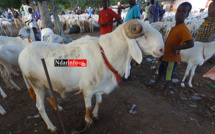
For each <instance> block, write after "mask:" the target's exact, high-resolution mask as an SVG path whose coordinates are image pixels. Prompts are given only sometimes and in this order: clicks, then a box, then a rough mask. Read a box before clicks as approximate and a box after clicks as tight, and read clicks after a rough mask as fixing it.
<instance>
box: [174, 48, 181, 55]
mask: <svg viewBox="0 0 215 134" xmlns="http://www.w3.org/2000/svg"><path fill="white" fill-rule="evenodd" d="M173 50H174V53H175V55H176V56H178V55H180V50H178V49H177V46H175V47H174V48H173Z"/></svg>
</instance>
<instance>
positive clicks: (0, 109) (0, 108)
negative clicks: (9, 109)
mask: <svg viewBox="0 0 215 134" xmlns="http://www.w3.org/2000/svg"><path fill="white" fill-rule="evenodd" d="M0 114H2V115H5V114H6V111H5V110H4V108H3V107H2V106H1V105H0Z"/></svg>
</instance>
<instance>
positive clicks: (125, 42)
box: [0, 12, 215, 131]
mask: <svg viewBox="0 0 215 134" xmlns="http://www.w3.org/2000/svg"><path fill="white" fill-rule="evenodd" d="M125 15H126V12H123V13H122V19H124V16H125ZM206 15H207V12H205V13H204V12H203V13H199V12H196V13H191V14H190V15H189V17H188V18H187V19H186V20H185V23H186V25H187V27H188V28H189V30H190V32H191V35H192V36H193V37H194V38H195V36H196V31H197V29H198V27H199V26H200V25H201V23H202V22H204V17H205V16H206ZM174 16H175V14H174V13H172V12H171V13H165V15H164V18H163V21H162V22H156V23H152V24H149V23H148V22H144V21H143V20H137V19H135V20H131V21H129V22H127V23H123V24H121V25H120V26H118V27H117V28H116V29H115V30H114V31H113V32H112V33H110V34H106V35H103V36H100V37H90V36H85V37H82V38H80V39H77V40H74V41H72V42H70V43H68V44H65V45H62V44H60V43H61V42H63V38H62V37H61V36H59V35H57V34H54V32H53V31H52V30H51V29H49V28H45V29H43V30H41V40H42V41H43V42H38V41H36V42H35V38H34V34H33V31H32V29H31V28H30V27H28V26H25V27H23V28H22V29H21V30H20V31H19V35H18V37H8V36H12V35H13V28H12V27H13V23H11V22H10V21H9V20H7V19H4V18H0V35H1V36H0V73H1V76H2V78H3V80H4V82H5V83H6V85H7V86H8V87H9V88H15V89H17V90H21V89H20V87H19V86H18V85H17V84H16V83H15V82H14V81H13V80H12V78H11V73H12V74H14V75H20V72H19V71H17V70H21V72H22V75H23V78H24V81H25V84H26V86H27V88H28V90H32V91H33V94H31V95H32V96H34V94H35V96H34V97H35V98H36V102H37V103H36V106H37V108H38V111H39V113H40V114H41V116H42V118H43V120H44V121H45V123H46V125H47V127H48V129H49V130H51V131H56V129H57V128H56V127H55V126H54V125H53V124H52V122H51V121H50V119H49V118H48V115H47V114H46V111H45V106H44V100H45V98H46V97H47V98H49V99H52V97H53V96H52V94H51V93H50V89H49V88H48V87H49V86H48V82H47V80H46V76H45V73H44V70H43V67H42V63H41V59H43V58H44V59H45V60H46V64H47V68H48V70H49V75H50V77H51V78H52V84H53V85H52V86H53V90H54V91H56V92H58V93H59V94H60V95H61V96H62V97H64V94H65V93H66V92H71V91H74V90H78V91H79V92H82V93H83V94H84V101H85V107H86V115H85V121H86V123H87V124H91V123H92V119H91V118H90V116H89V113H90V110H91V107H92V106H91V99H92V96H93V95H95V96H96V106H95V108H94V109H93V112H92V113H93V116H94V117H95V118H97V117H98V109H99V105H100V104H101V102H102V96H101V95H102V94H104V93H105V94H109V93H110V92H111V91H112V90H113V89H114V88H115V87H116V86H117V80H116V75H115V74H114V73H113V72H111V71H110V70H109V69H108V67H107V66H106V65H105V64H104V59H103V57H102V55H101V49H103V50H104V51H105V55H106V58H107V59H108V61H109V62H110V63H111V65H112V66H113V68H114V69H115V70H117V72H118V75H120V76H121V77H125V78H128V76H129V75H130V68H131V66H130V61H131V59H132V58H133V59H134V60H135V61H136V62H137V63H139V64H140V63H141V62H142V60H143V55H151V56H153V57H155V58H157V57H160V56H162V54H163V51H164V41H165V40H166V38H167V36H168V34H169V32H170V29H171V28H172V27H174V25H175V18H174ZM59 18H60V21H61V24H62V26H63V28H64V30H66V29H68V28H71V27H73V26H75V25H76V26H78V27H79V28H80V32H94V31H93V30H94V28H95V27H99V25H98V15H92V16H91V17H89V15H88V14H82V15H71V14H70V15H63V16H59ZM52 22H53V24H54V18H53V17H52ZM37 24H38V27H40V21H38V22H37ZM145 37H147V38H145ZM112 50H114V51H112ZM202 50H203V51H202ZM202 53H204V55H205V56H204V57H203V56H202ZM214 54H215V42H211V43H202V42H195V45H194V47H193V48H190V49H187V50H181V59H182V61H183V62H187V63H188V66H187V69H186V72H185V75H184V78H183V80H182V83H181V86H182V87H183V86H185V85H184V81H185V79H186V77H187V76H188V74H189V71H191V74H190V75H191V76H190V79H189V83H188V84H189V87H193V85H192V78H193V76H194V74H195V69H196V67H197V66H198V65H202V64H203V63H204V62H205V61H206V60H208V59H209V58H211V57H212V56H213V55H214ZM55 59H86V60H88V61H91V62H89V63H88V64H87V67H84V68H78V67H77V68H56V67H54V60H55ZM65 74H67V75H65ZM65 76H66V78H65ZM73 76H76V77H75V78H74V77H73ZM0 92H1V95H2V96H3V98H6V97H7V95H6V94H5V93H4V91H3V89H2V88H1V87H0ZM34 97H32V99H34ZM58 107H59V109H61V110H62V107H61V106H58ZM55 108H56V107H55ZM0 113H1V114H2V115H4V114H6V111H5V110H4V109H3V107H2V106H1V105H0Z"/></svg>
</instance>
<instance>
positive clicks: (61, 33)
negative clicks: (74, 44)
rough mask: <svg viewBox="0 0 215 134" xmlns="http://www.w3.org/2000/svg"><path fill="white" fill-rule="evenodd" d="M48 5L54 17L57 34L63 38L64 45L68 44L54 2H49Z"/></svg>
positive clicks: (52, 0)
mask: <svg viewBox="0 0 215 134" xmlns="http://www.w3.org/2000/svg"><path fill="white" fill-rule="evenodd" d="M49 4H50V6H51V10H52V12H53V16H54V20H55V27H56V30H57V32H58V33H59V34H60V36H62V37H63V39H64V42H65V43H69V40H68V39H67V38H66V36H65V34H64V31H63V28H62V25H61V23H60V20H59V17H58V13H57V10H56V6H55V4H54V0H50V1H49Z"/></svg>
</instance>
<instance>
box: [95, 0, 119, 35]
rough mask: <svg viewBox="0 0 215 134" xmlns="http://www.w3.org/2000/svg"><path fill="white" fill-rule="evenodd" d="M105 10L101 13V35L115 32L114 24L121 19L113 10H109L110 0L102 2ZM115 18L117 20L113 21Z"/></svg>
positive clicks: (99, 21)
mask: <svg viewBox="0 0 215 134" xmlns="http://www.w3.org/2000/svg"><path fill="white" fill-rule="evenodd" d="M102 6H103V10H101V11H100V12H99V20H98V23H99V24H100V35H104V34H106V33H110V32H112V31H113V23H114V22H117V21H120V19H121V17H120V16H119V15H118V14H116V13H115V12H114V11H113V10H112V9H110V8H108V7H107V6H108V0H102ZM113 18H115V20H114V21H113Z"/></svg>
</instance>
